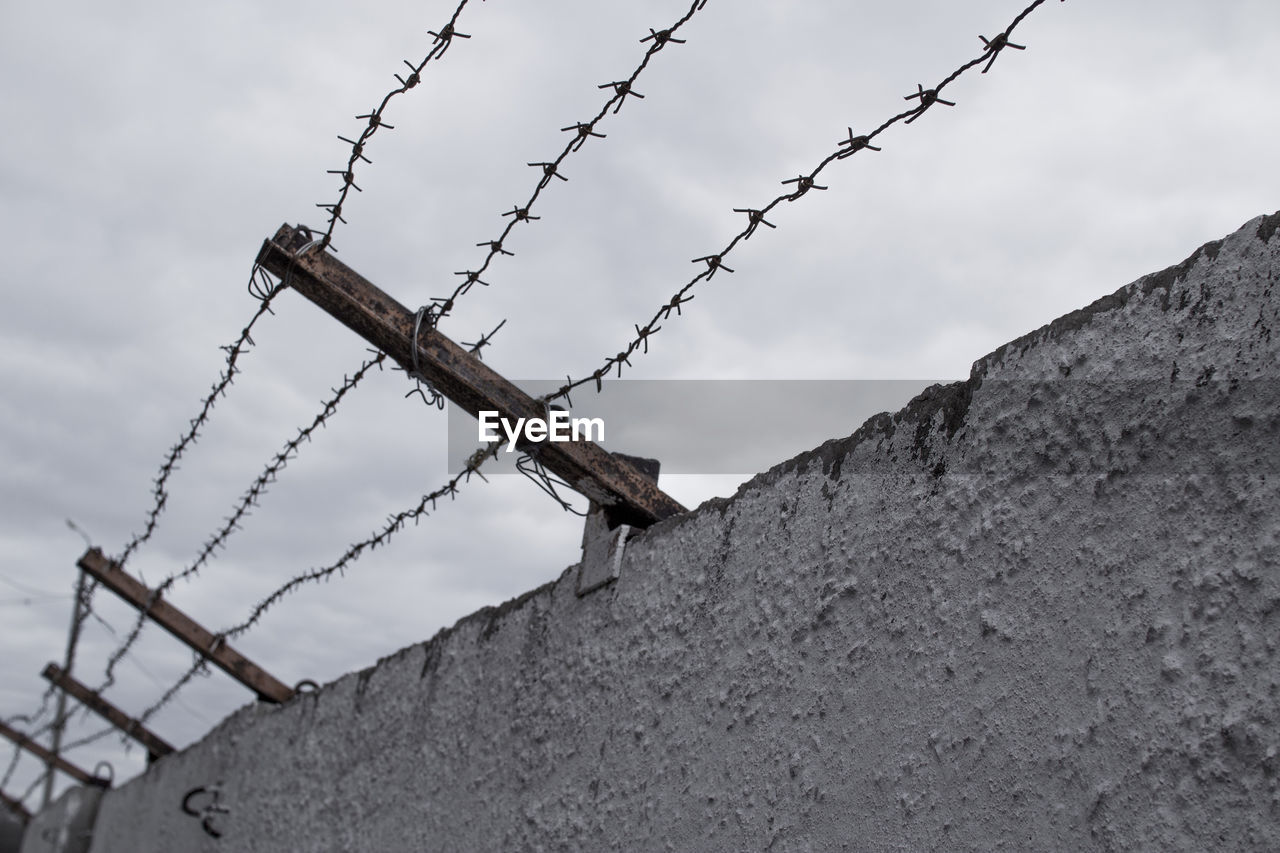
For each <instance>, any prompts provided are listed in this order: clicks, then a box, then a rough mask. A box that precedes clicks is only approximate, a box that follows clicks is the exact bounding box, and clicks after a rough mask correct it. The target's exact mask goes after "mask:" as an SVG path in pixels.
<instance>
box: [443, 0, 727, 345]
mask: <svg viewBox="0 0 1280 853" xmlns="http://www.w3.org/2000/svg"><path fill="white" fill-rule="evenodd" d="M706 5H707V0H694V2H693V3H692V4H690V6H689V9H688V11H687V12H685V13H684V14H683V15H682V16H680V17H679V18H677V19H676V21H675V22H674V23H672V24H671V25H670V26H668V27H666V28H665V29H661V30H654V29H650V30H649V35H647V36H645V37H644V38H642V39H640V43H641V44H644V43H646V42H651V44H649V47H648V48H647V49H646V50H645V52H644V56H643V57H641V59H640V63H639V64H638V65H637V66H636V67H635V69H634V70H633V71H632V72H631V74H630V75H628V76H627V77H625V78H623V79H621V80H615V81H613V82H610V83H601V84H600V85H599V86H598V87H597V88H600V89H610V90H612V92H613V94H612V95H610V96H609V97H608V98H607V99H606V100H605V102H604V104H603V105H602V106H601V107H600V109H599V110H598V111H597V112H596V114H595V116H594V117H592V118H591V119H590V120H589V121H585V122H575V123H573V124H571V125H568V126H567V127H562V128H560V130H561V132H563V133H568V132H572V134H573V135H572V136H571V137H570V139H569V141H568V142H567V143H566V144H565V146H564V148H563V149H561V151H560V153H559V154H558V155H556V157H555V158H554V159H552V160H548V161H544V162H538V163H530V164H529V166H531V167H533V168H537V169H540V170H541V172H542V175H541V177H540V178H539V179H538V183H537V184H536V185H535V186H534V188H533V192H532V194H531V195H530V196H529V198H528V200H527V201H525V203H524V204H523V205H515V206H513V207H512V209H511V210H508V211H506V212H505V213H503V214H502V217H503V218H506V217H511V218H510V219H509V220H507V223H506V225H505V226H504V227H503V229H502V231H501V232H500V233H499V234H498V236H497V237H496V238H494V239H492V240H484V241H481V242H479V243H476V245H477V246H487V247H488V251H487V252H486V253H485V257H484V261H483V262H482V263H481V264H480V266H478V267H477V268H476V269H474V270H462V271H461V272H456V273H454V275H457V276H461V277H462V279H463V280H462V282H461V283H460V284H458V285H457V286H456V287H455V288H454V289H453V292H452V293H451V294H449V296H447V297H440V296H434V297H432V298H431V304H430V305H429V306H425V307H424V309H423V310H426V311H427V321H428V323H429V325H430V326H431V327H435V326H436V325H438V324H439V322H440V321H441V320H443V319H444V318H445V317H447V316H449V314H450V313H452V311H453V308H454V306H455V304H456V303H457V301H458V299H460V298H461V297H462V296H464V295H466V293H467V292H468V291H470V290H471V288H472V287H474V286H475V285H477V284H479V285H481V286H484V287H488V286H489V283H488V282H486V281H483V280H482V279H481V278H480V277H481V276H482V275H484V274H485V272H487V271H488V269H489V265H490V264H492V263H493V260H494V258H496V257H498V256H499V255H512V254H514V253H513V252H511V251H509V250H508V249H507V248H505V243H506V241H507V238H508V237H509V236H510V235H511V232H512V231H514V230H515V228H516V226H517V225H519V224H520V223H522V222H530V221H533V220H536V219H540V218H541V217H538V216H533V215H532V213H531V211H532V210H533V206H534V205H535V204H536V203H537V201H538V198H539V197H540V196H541V195H542V192H543V190H545V189H546V188H547V187H548V186H550V184H551V179H552V178H559V179H560V180H561V181H568V180H569V179H568V178H566V177H565V176H564V175H563V174H561V173H560V167H561V166H562V165H563V164H564V161H565V160H566V159H568V158H569V157H570V156H572V155H573V154H574V153H576V152H577V151H580V150H582V146H583V145H584V144H586V141H587V140H588V139H590V138H593V137H594V138H598V139H603V138H604V137H605V134H603V133H598V132H597V131H596V127H597V126H598V125H599V124H600V123H601V122H603V121H605V119H606V118H607V117H608V116H609V115H610V114H611V113H610V110H612V115H617V114H618V112H619V111H621V109H622V105H623V102H624V101H626V99H627V98H628V97H635V98H640V99H643V98H644V95H642V94H640V93H639V92H637V91H635V83H636V80H638V79H639V78H640V75H642V74H643V73H644V71H645V69H646V68H648V67H649V62H650V60H652V59H653V57H654V56H655V55H656V54H657V53H658V52H659V51H661V50H662V49H663V48H664V47H666V46H667V45H668V44H684V43H685V39H679V38H676V37H675V34H676V33H677V32H679V30H680V29H681V28H682V27H683V26H684V25H685V24H687V23H688V22H689V21H690V20H692V18H693V16H694V15H695V14H697V13H698V12H699V11H700V10H702V9H703V8H704V7H705V6H706Z"/></svg>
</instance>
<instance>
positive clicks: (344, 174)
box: [316, 0, 483, 252]
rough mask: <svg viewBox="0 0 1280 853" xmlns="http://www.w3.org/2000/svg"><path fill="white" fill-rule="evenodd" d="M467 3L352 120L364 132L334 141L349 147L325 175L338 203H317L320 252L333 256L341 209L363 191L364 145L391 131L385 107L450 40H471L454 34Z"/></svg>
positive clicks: (414, 83) (409, 86) (415, 80)
mask: <svg viewBox="0 0 1280 853" xmlns="http://www.w3.org/2000/svg"><path fill="white" fill-rule="evenodd" d="M468 2H470V0H462V2H461V3H459V4H458V7H457V8H456V9H454V10H453V16H452V17H451V18H449V23H447V24H445V25H444V26H443V27H441V28H440V31H439V32H436V31H434V30H428V31H427V33H428V35H430V36H432V38H433V41H432V43H431V50H430V51H428V52H427V55H426V56H425V57H424V58H423V59H422V61H421V62H419V63H418V64H417V65H414V64H413V63H412V62H410V61H409V60H407V59H405V60H401V61H402V62H404V64H405V66H406V67H407V68H408V69H409V75H408V76H407V77H401V76H400V75H399V74H396V75H394V76H395V78H396V80H397V81H399V83H400V85H399V86H398V87H396V88H394V89H392V90H391V91H389V92H387V94H386V95H385V96H384V97H383V98H382V101H381V102H380V103H379V104H378V106H377V107H376V108H374V109H373V110H371V111H369V112H367V113H365V114H364V115H358V116H356V119H358V120H364V121H366V122H367V123H366V124H365V127H364V129H363V130H362V131H361V132H360V133H359V134H358V135H357V136H356V138H355V139H348V138H347V137H345V136H342V135H341V134H339V136H338V138H339V139H341V140H342V141H343V142H345V143H347V144H348V145H350V146H351V153H350V155H348V157H347V165H346V167H345V168H343V169H330V170H329V172H328V174H330V175H338V176H339V177H341V178H342V188H341V189H340V190H339V191H338V200H337V201H336V202H331V203H320V204H317V205H316V207H319V208H321V209H323V210H325V211H327V212H328V214H329V224H328V226H327V227H326V228H325V231H324V236H323V237H321V238H320V245H321V247H322V248H326V249H333V251H335V252H336V251H337V249H336V248H334V246H333V232H334V229H336V228H337V227H338V223H339V222H342V223H343V224H345V223H346V221H347V220H345V219H343V217H342V207H343V205H345V204H346V203H347V196H348V195H350V193H351V190H352V189H354V190H355V191H356V192H363V190H361V189H360V187H358V186H357V185H356V182H355V172H356V164H357V163H359V162H360V161H364V162H365V163H370V164H372V162H373V161H372V160H370V159H369V158H368V157H366V156H365V153H364V147H365V145H367V144H368V142H369V140H370V139H371V138H372V137H373V135H374V134H375V133H377V132H378V131H379V130H380V129H382V128H386V129H387V130H394V129H395V126H394V125H390V124H387V123H386V120H385V119H384V118H383V113H385V112H386V109H387V105H388V104H390V103H391V101H392V99H394V98H396V97H398V96H400V95H403V94H404V93H405V92H408V91H409V90H410V89H413V88H415V87H416V86H417V85H418V84H419V83H420V82H422V72H423V69H425V68H426V67H427V63H429V62H431V60H433V59H439V58H440V57H442V56H444V54H445V51H447V50H448V49H449V45H451V44H453V40H454V39H455V38H460V39H469V38H471V36H469V35H467V34H465V33H460V32H458V29H457V26H458V18H460V17H461V16H462V10H463V9H465V8H466V6H467V3H468ZM481 2H483V0H481Z"/></svg>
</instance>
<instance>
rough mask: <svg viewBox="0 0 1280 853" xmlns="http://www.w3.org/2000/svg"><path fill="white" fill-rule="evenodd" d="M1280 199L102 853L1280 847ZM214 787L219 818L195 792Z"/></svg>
mask: <svg viewBox="0 0 1280 853" xmlns="http://www.w3.org/2000/svg"><path fill="white" fill-rule="evenodd" d="M1278 223H1280V214H1277V215H1274V216H1271V217H1263V218H1259V219H1255V220H1253V221H1252V222H1250V223H1248V224H1247V225H1246V226H1245V227H1244V228H1243V229H1241V230H1240V231H1239V232H1237V233H1235V234H1233V235H1231V236H1230V237H1228V238H1226V239H1225V240H1223V241H1219V242H1216V243H1211V244H1208V245H1206V246H1204V247H1202V248H1201V249H1200V250H1198V251H1197V252H1196V253H1195V255H1193V256H1192V257H1191V258H1190V259H1188V260H1187V261H1186V262H1185V263H1183V264H1180V265H1179V266H1177V267H1173V268H1170V269H1169V270H1165V271H1164V272H1161V273H1156V274H1154V275H1150V276H1147V277H1145V278H1143V279H1141V280H1139V281H1137V282H1135V283H1134V284H1132V285H1129V286H1128V287H1125V288H1123V289H1121V290H1120V291H1118V292H1116V293H1115V294H1113V295H1112V296H1108V297H1106V298H1104V299H1101V300H1099V301H1098V302H1097V303H1095V304H1094V305H1092V306H1089V307H1088V308H1086V309H1083V310H1082V311H1078V312H1075V313H1073V314H1071V315H1068V316H1067V317H1064V318H1062V319H1060V320H1058V321H1057V322H1055V323H1053V324H1051V325H1049V326H1046V327H1044V328H1043V329H1040V330H1038V331H1036V332H1033V333H1031V334H1029V335H1027V336H1026V337H1023V338H1021V339H1019V340H1017V341H1014V342H1013V343H1010V344H1008V345H1007V346H1004V347H1002V348H1001V349H1000V350H998V351H997V352H995V353H992V354H991V355H989V356H987V357H986V358H983V359H982V360H980V361H979V362H977V363H976V364H975V365H974V369H973V373H972V376H971V378H970V379H969V381H968V382H965V383H957V384H955V385H951V386H945V387H942V386H938V387H935V388H933V389H930V390H929V391H926V392H925V393H924V394H922V395H921V396H920V397H919V398H918V399H916V400H915V401H913V403H912V404H910V405H909V406H908V407H907V408H905V409H904V410H903V411H901V412H898V413H897V414H894V415H889V414H884V415H880V416H878V417H876V418H873V419H872V420H870V421H869V422H867V423H866V424H865V425H864V426H862V427H861V428H860V429H859V430H858V431H857V432H856V433H854V434H853V435H852V436H851V437H849V438H845V439H841V440H836V441H832V442H828V443H827V444H825V445H823V446H822V447H820V448H818V449H816V450H814V451H812V452H810V453H807V454H804V455H802V456H799V457H797V458H796V459H793V460H791V461H789V462H786V463H783V464H781V465H779V466H777V467H775V468H774V469H772V470H770V471H768V472H766V473H764V474H761V475H760V476H758V477H756V478H755V479H753V480H752V481H750V482H749V483H747V484H746V485H744V486H743V487H742V488H741V489H740V490H739V492H738V493H737V494H736V495H735V496H734V497H733V498H731V499H727V500H716V501H712V502H709V503H708V504H705V505H703V506H702V507H700V508H699V509H698V510H697V511H695V512H691V513H689V514H687V515H685V516H682V517H680V518H677V519H673V520H669V521H667V522H664V523H661V524H659V525H657V526H655V527H652V528H650V529H649V530H647V531H645V532H643V533H640V534H637V535H634V536H633V537H632V539H631V540H630V542H629V543H628V545H627V547H626V552H625V555H624V558H623V562H622V569H621V577H620V579H619V580H618V581H617V582H615V583H614V584H612V585H610V586H608V587H605V588H604V589H602V590H601V591H599V592H595V593H592V594H591V595H588V596H586V597H583V598H578V597H577V596H575V594H574V586H575V581H576V572H575V570H574V569H572V568H571V569H570V570H567V571H566V573H565V574H564V575H563V576H562V577H561V578H560V579H559V580H558V581H556V582H554V583H551V584H548V585H546V586H544V587H542V588H540V589H537V590H534V591H532V592H530V593H528V594H527V595H525V596H522V597H521V598H519V599H517V600H515V601H512V602H509V603H507V604H506V605H503V606H502V607H499V608H488V609H485V610H482V611H480V612H478V613H476V614H474V615H473V616H471V617H469V618H467V619H464V620H462V621H461V622H459V623H458V624H457V625H456V626H454V627H453V628H451V629H449V630H446V631H442V632H441V633H440V634H439V635H437V636H436V637H435V638H433V639H432V640H431V641H430V642H427V643H423V644H420V645H416V646H413V647H410V648H408V649H405V650H403V651H401V652H399V653H397V654H395V655H393V656H391V657H389V658H387V659H384V660H382V661H380V662H379V663H378V664H377V665H376V666H374V667H371V668H370V669H368V670H365V671H363V672H360V673H355V674H351V675H348V676H346V677H344V678H342V679H340V680H338V681H337V682H335V683H333V684H331V685H328V686H326V687H325V688H324V689H323V690H321V691H320V692H318V693H314V694H308V695H303V696H301V697H299V698H297V699H295V700H294V701H292V702H290V703H289V704H288V705H286V706H284V707H279V708H276V707H268V706H262V705H259V706H251V707H248V708H245V709H243V710H242V711H240V712H238V713H237V714H235V715H233V716H232V717H230V718H228V719H227V720H226V721H224V722H223V723H222V724H221V725H220V726H219V727H218V728H217V729H215V730H214V731H213V732H211V733H210V734H209V735H208V736H207V737H206V738H205V739H204V740H203V741H201V742H200V743H198V744H196V745H194V746H192V747H190V748H188V749H186V750H184V751H182V752H180V753H176V754H174V755H171V756H168V757H166V758H164V759H163V760H161V761H159V762H158V763H157V764H155V765H154V766H153V767H151V768H150V770H148V772H147V773H146V774H145V775H144V776H142V777H139V778H138V779H136V780H134V781H132V782H130V783H129V784H127V785H125V786H123V787H122V788H120V789H118V790H114V791H111V792H109V793H108V794H107V795H106V796H105V798H104V799H103V801H102V805H101V809H100V812H99V819H98V826H97V832H96V835H95V838H94V843H93V847H92V850H93V851H94V853H126V851H127V853H138V851H174V850H183V851H201V850H207V851H214V850H223V851H225V850H236V851H339V850H378V851H384V850H392V851H437V850H438V851H497V850H502V851H507V850H512V851H514V850H522V851H523V850H533V851H558V850H591V851H605V850H645V851H648V850H678V851H753V850H759V851H766V850H767V851H779V853H781V851H834V850H866V851H900V850H905V851H929V850H937V851H965V850H1010V851H1014V850H1016V851H1024V850H1070V851H1077V850H1153V851H1207V850H1280V792H1278V791H1277V771H1278V770H1280V756H1277V750H1278V749H1280V728H1278V727H1277V723H1278V722H1280V721H1278V720H1277V716H1278V715H1280V695H1278V693H1277V688H1278V684H1280V659H1278V658H1277V648H1276V647H1277V643H1280V621H1278V620H1280V617H1278V613H1280V570H1278V567H1277V563H1278V561H1280V550H1278V549H1280V500H1277V489H1278V488H1280V472H1277V470H1276V468H1277V462H1278V461H1280V452H1278V451H1280V375H1278V373H1280V369H1278V368H1277V360H1276V357H1277V350H1278V349H1280V334H1277V335H1276V336H1275V339H1274V340H1273V334H1272V333H1273V330H1274V331H1276V332H1280V293H1277V291H1276V271H1277V263H1276V260H1277V255H1278V254H1280V239H1273V238H1274V233H1275V230H1276V226H1277V224H1278ZM215 786H216V790H217V794H216V801H215V798H214V796H213V795H210V794H208V793H207V792H206V793H205V794H202V795H200V798H198V799H200V800H201V801H202V802H204V803H206V804H213V803H215V802H216V803H217V804H218V806H219V808H221V809H225V811H221V812H217V813H216V814H215V813H213V812H210V813H209V814H208V815H206V816H210V817H212V818H213V820H214V822H215V824H216V826H217V828H218V829H219V831H221V832H222V833H223V836H222V838H221V840H216V839H214V838H213V837H212V836H210V835H209V834H207V833H206V832H205V830H204V829H202V827H201V817H193V816H190V815H188V814H184V813H183V811H182V810H181V809H180V803H181V801H182V799H183V796H184V794H186V793H187V792H188V791H191V790H192V789H194V788H197V787H205V788H206V789H209V788H213V787H215ZM202 814H203V813H202Z"/></svg>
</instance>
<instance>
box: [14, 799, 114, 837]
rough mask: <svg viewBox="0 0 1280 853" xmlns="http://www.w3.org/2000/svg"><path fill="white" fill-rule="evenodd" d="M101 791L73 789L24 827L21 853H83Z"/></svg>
mask: <svg viewBox="0 0 1280 853" xmlns="http://www.w3.org/2000/svg"><path fill="white" fill-rule="evenodd" d="M102 793H103V789H102V788H98V787H80V786H77V787H72V788H68V789H67V790H65V791H63V792H62V795H61V796H59V797H58V798H57V799H56V800H54V801H53V802H52V803H50V804H49V807H48V808H46V809H44V810H43V811H41V812H40V813H39V814H38V815H36V816H35V817H33V818H32V819H31V822H30V823H29V824H27V830H26V832H25V833H24V834H23V836H22V847H21V848H19V849H20V851H21V853H86V851H88V849H89V842H90V840H91V839H92V837H93V828H94V822H95V820H94V819H95V818H96V817H97V814H98V805H99V803H101V801H102Z"/></svg>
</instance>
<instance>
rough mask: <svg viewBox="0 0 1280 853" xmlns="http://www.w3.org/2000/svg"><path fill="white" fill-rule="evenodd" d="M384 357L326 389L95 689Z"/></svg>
mask: <svg viewBox="0 0 1280 853" xmlns="http://www.w3.org/2000/svg"><path fill="white" fill-rule="evenodd" d="M385 360H386V353H382V352H375V353H374V356H373V357H372V358H370V359H367V360H365V361H364V362H363V363H362V364H361V365H360V368H359V369H358V370H356V372H355V373H353V374H351V375H350V376H346V375H344V376H343V378H342V384H341V385H340V386H338V387H337V388H333V389H330V391H331V393H332V395H333V396H331V397H329V398H328V399H327V400H324V401H322V403H321V409H320V411H319V412H318V413H317V414H316V415H315V417H314V418H312V421H311V423H310V424H309V425H308V426H306V427H302V428H299V430H298V434H297V435H296V436H294V437H293V438H291V439H290V440H288V441H286V442H285V444H284V447H283V449H281V450H280V452H278V453H277V454H276V455H275V456H274V457H272V458H271V460H270V461H269V462H268V463H267V465H266V467H265V468H263V470H262V472H261V473H259V474H258V476H257V477H256V478H255V479H254V481H253V482H252V483H251V484H250V485H249V488H247V489H246V490H245V492H244V495H243V496H241V498H240V500H239V502H237V504H236V505H235V507H234V508H233V509H232V512H231V514H230V515H229V516H227V517H226V518H225V519H224V520H223V525H222V527H220V528H219V529H218V530H217V531H215V532H214V533H213V534H211V535H210V536H209V538H208V539H207V540H206V541H205V544H204V546H203V548H202V549H201V551H200V553H199V555H198V556H197V557H196V558H195V560H194V561H192V563H191V564H190V565H189V566H187V567H186V568H185V569H183V570H182V571H180V572H175V573H173V574H171V575H169V576H168V577H166V578H165V579H164V580H163V581H161V582H160V583H159V584H158V585H157V586H155V587H154V588H153V589H152V591H151V596H150V598H149V599H148V601H147V606H146V607H145V608H142V609H139V610H138V615H137V617H136V619H135V620H134V623H133V627H132V628H131V629H130V631H129V634H128V636H126V637H125V639H124V641H123V642H122V643H121V644H120V646H119V647H117V649H116V650H115V651H114V652H112V653H111V656H110V657H109V658H108V659H107V667H106V676H105V681H104V682H103V684H102V685H101V686H100V687H99V688H98V691H99V692H101V691H103V690H106V689H107V688H109V687H111V686H112V685H114V684H115V668H116V666H117V665H118V664H119V663H120V661H121V660H122V659H123V658H124V657H125V655H127V654H128V653H129V650H130V649H131V648H132V647H133V645H134V643H135V642H137V640H138V637H139V636H140V635H141V634H142V629H143V628H144V627H145V625H146V623H147V615H148V614H149V613H150V611H151V607H152V606H153V605H154V604H155V603H156V601H158V600H159V599H160V597H161V596H162V595H163V594H164V593H166V592H168V591H169V590H170V589H171V588H172V587H173V585H174V584H176V583H177V582H178V581H180V580H185V579H186V578H189V577H191V576H193V575H196V574H198V573H199V572H200V569H201V568H203V567H204V566H205V565H206V564H207V563H208V562H209V560H210V559H211V558H212V557H213V555H214V553H215V551H217V550H218V549H220V548H225V547H226V543H227V540H228V539H229V538H230V537H231V535H232V534H233V533H234V532H235V531H236V530H239V529H241V528H240V522H241V520H242V519H243V518H244V517H245V515H247V514H248V512H249V510H250V509H251V508H252V507H255V506H257V503H258V500H259V499H260V498H261V497H262V495H263V494H264V493H265V491H266V489H267V487H268V486H269V485H270V484H272V483H274V482H275V481H276V476H277V475H278V474H279V473H280V471H282V470H284V468H285V467H286V466H287V465H288V464H289V460H290V459H293V458H295V457H296V456H297V455H298V452H299V449H300V448H301V446H302V444H303V443H304V442H309V441H310V440H311V436H312V434H313V433H314V432H315V431H316V430H317V429H319V428H320V427H323V426H325V425H326V424H327V423H328V421H329V419H330V418H331V417H333V415H334V414H336V412H337V410H338V406H339V404H340V403H341V402H342V400H343V398H344V397H345V396H346V395H347V394H348V393H349V392H350V391H352V390H353V389H354V388H355V387H356V386H357V385H359V384H360V380H361V379H363V378H364V377H365V375H366V374H367V373H368V372H369V371H370V370H371V369H373V368H374V367H378V368H379V369H381V366H382V363H383V361H385Z"/></svg>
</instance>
